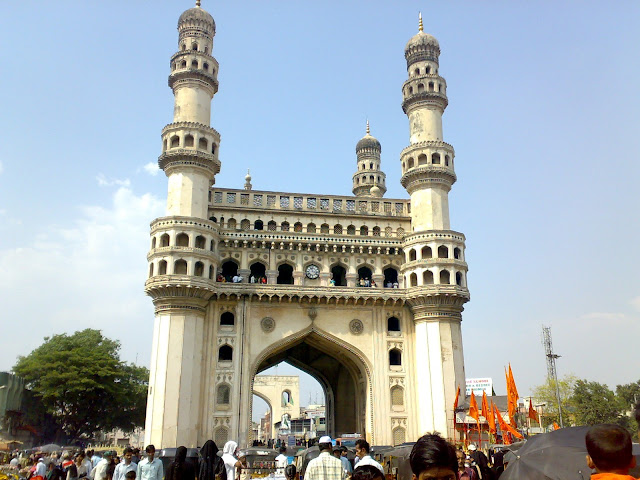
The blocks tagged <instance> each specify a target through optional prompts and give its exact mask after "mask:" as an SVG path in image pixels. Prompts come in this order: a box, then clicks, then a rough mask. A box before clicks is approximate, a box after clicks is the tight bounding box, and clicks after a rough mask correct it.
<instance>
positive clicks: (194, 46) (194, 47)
mask: <svg viewBox="0 0 640 480" xmlns="http://www.w3.org/2000/svg"><path fill="white" fill-rule="evenodd" d="M191 50H193V51H194V52H197V51H198V44H197V43H192V44H191Z"/></svg>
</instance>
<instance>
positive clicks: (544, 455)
mask: <svg viewBox="0 0 640 480" xmlns="http://www.w3.org/2000/svg"><path fill="white" fill-rule="evenodd" d="M589 428H591V427H568V428H561V429H559V430H555V431H553V432H549V433H541V434H540V435H535V436H533V437H529V439H528V440H527V441H526V442H525V444H524V446H523V447H522V448H520V449H518V450H517V451H516V452H514V453H515V457H516V458H515V459H514V460H512V461H510V462H509V465H508V466H507V468H506V470H505V471H504V473H503V474H502V475H501V476H500V480H588V479H589V478H590V477H591V469H590V468H589V467H588V465H587V459H586V456H587V446H586V444H585V437H586V435H587V431H589ZM638 447H639V446H638V445H637V444H635V445H634V455H636V456H637V455H638V454H640V450H639V449H638ZM638 460H640V459H638ZM635 470H636V469H633V470H632V471H631V473H630V475H633V476H635V477H637V474H635V475H634V473H635Z"/></svg>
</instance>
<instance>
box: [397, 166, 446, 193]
mask: <svg viewBox="0 0 640 480" xmlns="http://www.w3.org/2000/svg"><path fill="white" fill-rule="evenodd" d="M456 180H457V177H456V174H455V173H454V172H453V170H452V169H451V168H450V167H438V166H435V165H423V166H421V167H414V168H411V169H410V170H408V171H407V172H406V173H405V174H404V175H402V177H401V178H400V184H401V185H402V186H403V187H404V188H406V189H407V192H409V195H411V194H412V193H413V192H414V191H415V190H418V189H420V188H421V187H424V186H427V185H428V184H435V185H436V186H444V187H446V189H447V191H449V190H451V186H452V185H453V184H454V183H456Z"/></svg>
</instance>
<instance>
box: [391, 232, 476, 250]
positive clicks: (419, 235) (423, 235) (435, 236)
mask: <svg viewBox="0 0 640 480" xmlns="http://www.w3.org/2000/svg"><path fill="white" fill-rule="evenodd" d="M424 240H428V241H431V240H448V241H451V240H453V241H457V242H460V244H461V245H462V246H464V241H465V236H464V234H462V233H460V232H455V231H453V230H426V231H421V232H414V233H408V234H407V235H405V237H404V243H403V245H404V247H410V246H411V245H413V244H414V243H418V242H420V241H424Z"/></svg>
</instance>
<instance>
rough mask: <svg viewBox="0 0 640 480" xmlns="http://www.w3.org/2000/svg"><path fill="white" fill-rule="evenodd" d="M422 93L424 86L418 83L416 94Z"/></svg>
mask: <svg viewBox="0 0 640 480" xmlns="http://www.w3.org/2000/svg"><path fill="white" fill-rule="evenodd" d="M421 92H424V84H422V83H419V84H418V93H421Z"/></svg>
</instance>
